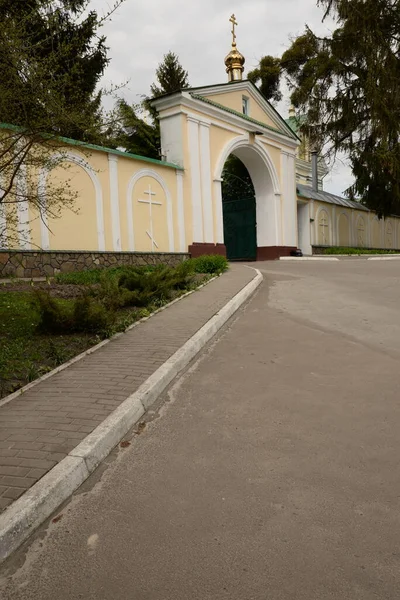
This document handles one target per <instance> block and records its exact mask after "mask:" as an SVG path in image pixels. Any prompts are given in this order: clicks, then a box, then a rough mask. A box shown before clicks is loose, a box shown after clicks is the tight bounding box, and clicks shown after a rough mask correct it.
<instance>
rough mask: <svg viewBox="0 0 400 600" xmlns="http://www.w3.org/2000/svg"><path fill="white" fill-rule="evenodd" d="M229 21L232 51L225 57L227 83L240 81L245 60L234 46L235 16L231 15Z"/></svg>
mask: <svg viewBox="0 0 400 600" xmlns="http://www.w3.org/2000/svg"><path fill="white" fill-rule="evenodd" d="M229 21H230V22H231V23H232V50H231V51H230V52H229V54H228V56H226V57H225V65H226V72H227V73H228V80H229V81H241V80H242V73H243V71H244V63H245V58H244V56H243V54H241V53H240V52H239V50H238V49H237V46H236V32H235V26H236V25H237V21H236V17H235V15H232V16H231V18H230V19H229Z"/></svg>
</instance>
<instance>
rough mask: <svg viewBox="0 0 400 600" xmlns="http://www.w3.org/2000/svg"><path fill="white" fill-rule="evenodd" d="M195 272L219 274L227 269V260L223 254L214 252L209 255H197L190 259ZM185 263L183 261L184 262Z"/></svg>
mask: <svg viewBox="0 0 400 600" xmlns="http://www.w3.org/2000/svg"><path fill="white" fill-rule="evenodd" d="M192 261H193V263H194V270H195V272H196V273H207V274H210V275H219V274H221V273H223V272H224V271H226V270H227V268H228V261H227V259H226V258H225V256H221V255H219V254H214V255H210V256H199V257H198V258H194V259H192ZM184 264H185V263H184Z"/></svg>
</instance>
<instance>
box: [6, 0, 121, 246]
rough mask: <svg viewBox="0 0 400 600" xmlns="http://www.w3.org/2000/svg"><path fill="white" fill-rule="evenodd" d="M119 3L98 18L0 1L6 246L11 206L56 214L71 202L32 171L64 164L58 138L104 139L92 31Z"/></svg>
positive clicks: (99, 41) (100, 66) (74, 2)
mask: <svg viewBox="0 0 400 600" xmlns="http://www.w3.org/2000/svg"><path fill="white" fill-rule="evenodd" d="M122 1H123V0H117V2H116V4H115V6H114V8H112V9H111V11H110V12H109V13H108V15H105V16H104V17H103V18H100V17H99V16H98V15H97V13H96V12H95V11H93V10H92V11H89V12H88V5H89V0H13V2H10V1H9V0H0V22H1V27H0V124H1V125H0V213H1V214H0V224H3V225H0V227H2V228H3V229H2V230H0V241H1V240H2V239H3V242H4V241H5V242H6V243H7V244H8V245H12V244H14V243H15V242H16V239H17V230H18V218H17V213H18V211H17V210H16V208H17V207H19V208H20V209H21V208H22V207H26V203H28V205H30V206H31V208H33V209H34V211H36V212H37V213H38V215H39V216H40V217H43V215H44V214H45V213H47V214H49V215H51V216H58V215H59V214H60V209H61V207H62V206H63V205H71V204H72V203H73V200H74V199H75V197H74V194H73V193H70V191H69V190H68V185H65V184H63V185H58V186H57V184H55V183H53V184H48V185H47V187H45V186H44V185H41V184H40V179H39V183H38V174H39V173H41V172H44V171H46V170H51V169H53V168H54V167H55V166H57V165H59V164H62V163H63V162H64V161H63V155H64V154H65V144H63V142H62V141H61V140H60V136H66V137H74V138H77V139H79V140H82V141H87V142H101V141H102V139H103V125H104V115H103V114H102V111H101V97H102V91H101V90H97V84H98V82H99V79H100V77H101V75H102V73H103V71H104V68H105V67H106V65H107V63H108V59H107V54H106V53H107V48H106V46H105V38H104V36H99V30H100V28H101V26H102V25H103V23H104V22H105V21H106V20H107V18H108V17H109V16H110V14H111V13H112V12H113V11H114V10H115V9H116V8H117V7H118V6H119V5H120V4H121V2H122ZM8 124H10V125H11V127H10V126H8ZM21 203H23V204H21ZM13 206H14V208H13ZM23 210H25V212H26V208H24V209H23ZM19 212H20V213H21V210H20V211H19ZM22 212H23V211H22ZM4 216H7V229H8V233H7V239H5V238H6V232H5V227H4Z"/></svg>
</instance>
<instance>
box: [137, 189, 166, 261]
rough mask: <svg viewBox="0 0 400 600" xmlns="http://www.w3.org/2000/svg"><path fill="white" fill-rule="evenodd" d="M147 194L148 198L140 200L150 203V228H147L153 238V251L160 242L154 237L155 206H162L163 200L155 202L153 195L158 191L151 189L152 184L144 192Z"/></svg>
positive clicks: (148, 233)
mask: <svg viewBox="0 0 400 600" xmlns="http://www.w3.org/2000/svg"><path fill="white" fill-rule="evenodd" d="M144 193H145V194H147V196H148V197H149V199H148V200H140V199H139V202H142V203H143V204H148V205H149V213H150V227H149V229H148V230H146V233H147V235H148V236H149V238H150V240H151V251H152V252H154V246H156V247H157V248H158V244H157V242H156V240H155V239H154V235H153V206H162V203H161V202H155V201H153V198H152V196H155V195H156V193H155V192H152V191H151V185H150V184H149V189H148V190H147V192H144Z"/></svg>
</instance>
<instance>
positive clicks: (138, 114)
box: [115, 51, 189, 159]
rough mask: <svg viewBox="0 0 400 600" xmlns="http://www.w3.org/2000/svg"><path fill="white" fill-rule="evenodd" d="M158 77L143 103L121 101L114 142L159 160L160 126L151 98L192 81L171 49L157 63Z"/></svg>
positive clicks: (186, 85) (134, 152)
mask: <svg viewBox="0 0 400 600" xmlns="http://www.w3.org/2000/svg"><path fill="white" fill-rule="evenodd" d="M156 78H157V82H156V83H153V84H152V85H151V86H150V93H151V97H146V98H145V99H144V100H143V102H142V104H141V105H133V106H129V105H128V104H127V103H126V102H125V101H122V102H119V103H118V113H119V126H118V130H117V132H116V135H115V143H116V144H117V145H119V146H121V147H123V148H125V150H126V151H127V152H130V153H132V154H140V155H141V156H147V157H148V158H157V159H160V158H161V155H160V146H161V141H160V125H159V121H158V118H157V111H156V110H155V109H154V108H153V107H152V106H151V100H152V99H153V98H157V97H159V96H163V95H164V94H170V93H173V92H177V91H179V90H181V89H183V88H187V87H188V86H189V81H188V73H187V71H185V70H184V69H183V67H182V65H181V64H180V62H179V58H178V56H177V55H176V54H174V53H173V52H171V51H170V52H168V53H167V54H165V55H164V59H163V61H162V62H161V63H160V64H159V65H158V67H157V70H156Z"/></svg>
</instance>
